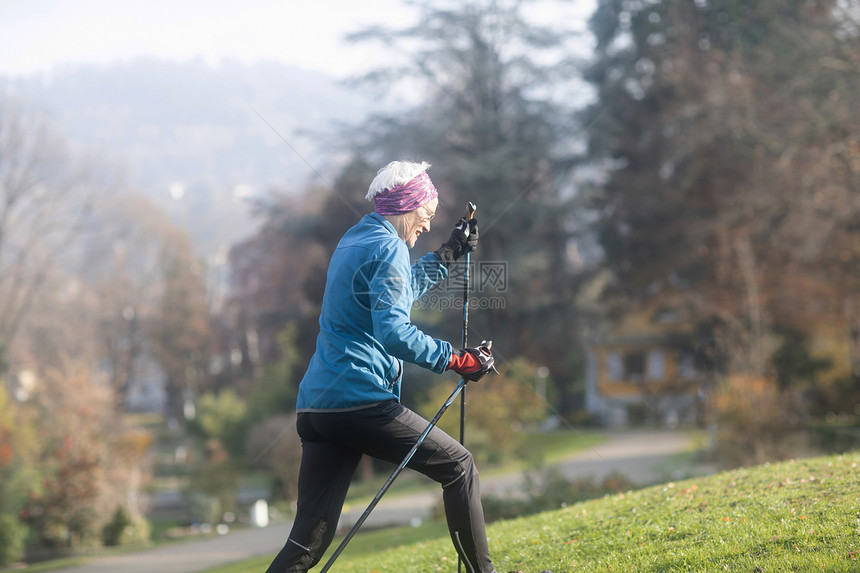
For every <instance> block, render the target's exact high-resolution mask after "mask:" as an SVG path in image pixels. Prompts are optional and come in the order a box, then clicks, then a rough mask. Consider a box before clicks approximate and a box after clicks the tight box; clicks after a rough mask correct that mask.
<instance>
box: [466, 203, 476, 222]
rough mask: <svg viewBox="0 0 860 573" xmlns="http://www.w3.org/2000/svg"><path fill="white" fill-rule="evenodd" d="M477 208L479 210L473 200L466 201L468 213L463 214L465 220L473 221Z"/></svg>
mask: <svg viewBox="0 0 860 573" xmlns="http://www.w3.org/2000/svg"><path fill="white" fill-rule="evenodd" d="M477 210H478V207H477V206H476V205H475V204H474V203H472V202H471V201H468V202H467V203H466V214H465V215H464V216H463V220H465V221H471V220H472V219H474V218H475V211H477Z"/></svg>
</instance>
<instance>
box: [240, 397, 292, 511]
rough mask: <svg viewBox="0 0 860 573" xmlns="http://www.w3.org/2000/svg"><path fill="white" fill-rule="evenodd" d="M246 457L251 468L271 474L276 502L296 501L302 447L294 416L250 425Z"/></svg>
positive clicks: (282, 416) (283, 415)
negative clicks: (257, 468) (264, 470)
mask: <svg viewBox="0 0 860 573" xmlns="http://www.w3.org/2000/svg"><path fill="white" fill-rule="evenodd" d="M245 458H246V459H247V460H248V463H249V465H250V466H251V467H262V468H264V469H266V470H268V471H269V472H270V473H271V475H272V495H273V496H274V497H275V499H282V500H287V501H292V500H294V499H296V496H297V493H298V492H297V491H296V487H297V484H298V480H299V466H300V464H301V459H302V445H301V442H300V441H299V435H298V434H297V433H296V416H295V414H294V413H290V414H275V415H273V416H271V417H269V418H266V419H264V420H260V421H258V422H256V423H255V424H254V425H253V426H251V429H250V430H249V431H248V433H247V437H246V440H245Z"/></svg>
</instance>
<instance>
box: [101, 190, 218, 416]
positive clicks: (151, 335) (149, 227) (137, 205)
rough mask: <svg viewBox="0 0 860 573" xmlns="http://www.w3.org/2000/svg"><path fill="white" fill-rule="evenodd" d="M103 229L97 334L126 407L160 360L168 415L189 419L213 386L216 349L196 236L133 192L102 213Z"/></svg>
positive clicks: (112, 377) (111, 376)
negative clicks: (209, 379)
mask: <svg viewBox="0 0 860 573" xmlns="http://www.w3.org/2000/svg"><path fill="white" fill-rule="evenodd" d="M96 218H97V221H98V225H99V228H100V230H101V232H100V234H99V235H98V236H97V237H95V238H94V240H93V241H92V242H91V244H90V245H89V248H88V251H87V252H88V258H87V265H86V274H85V276H86V277H87V279H88V281H89V283H90V284H91V285H92V288H93V290H94V292H95V294H96V296H97V298H98V304H97V307H96V309H95V311H96V313H97V316H99V322H98V325H97V328H96V332H97V333H98V336H99V341H100V342H101V346H100V352H101V353H102V355H103V356H104V358H105V361H104V363H105V366H106V368H107V370H108V372H109V376H110V383H111V386H112V387H113V388H114V389H115V391H116V392H117V396H118V398H119V400H120V402H122V401H124V399H125V398H126V395H127V393H128V391H129V384H130V382H131V381H132V380H133V379H134V378H135V377H137V378H140V377H141V376H144V375H145V368H146V366H147V364H146V362H147V361H149V362H152V361H155V362H156V363H157V364H158V366H159V367H160V368H161V370H162V371H163V372H164V375H165V377H166V391H167V396H168V403H167V410H168V413H169V414H170V415H171V416H173V417H174V418H176V419H180V420H181V419H183V408H184V404H185V401H186V400H187V399H191V398H193V396H194V395H195V393H196V392H197V391H199V390H201V389H203V388H204V387H205V384H206V376H207V375H206V368H207V366H208V361H209V358H210V349H211V344H212V334H211V330H210V328H211V325H210V320H209V307H208V299H207V294H206V289H205V285H204V280H203V269H202V267H201V265H200V263H199V262H198V261H197V260H196V257H195V255H194V252H193V249H192V245H191V242H190V239H189V238H188V236H187V234H186V233H185V232H184V231H182V230H181V229H179V228H177V227H176V226H175V225H174V224H173V223H171V221H170V220H169V218H168V217H167V215H166V214H165V213H164V212H163V211H162V210H161V209H159V208H158V207H156V206H155V205H154V204H153V203H152V202H151V201H149V200H148V199H145V198H143V197H138V196H133V195H125V196H122V197H119V198H117V199H115V200H113V201H111V202H109V203H107V204H105V205H104V206H103V207H102V208H100V209H99V210H98V211H97V217H96Z"/></svg>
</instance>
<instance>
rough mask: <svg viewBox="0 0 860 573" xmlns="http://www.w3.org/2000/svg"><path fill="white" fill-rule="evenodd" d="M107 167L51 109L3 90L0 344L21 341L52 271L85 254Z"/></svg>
mask: <svg viewBox="0 0 860 573" xmlns="http://www.w3.org/2000/svg"><path fill="white" fill-rule="evenodd" d="M105 173H106V171H105V170H104V169H103V168H98V169H97V168H96V167H95V166H94V164H92V162H88V161H86V160H85V159H84V158H82V157H81V156H79V154H76V153H73V152H72V151H71V150H70V149H69V146H68V145H67V143H66V142H65V141H64V139H63V138H62V136H61V135H60V134H59V133H57V132H56V130H55V129H54V128H53V126H52V125H51V123H50V121H49V120H48V119H47V117H45V116H44V115H42V114H40V113H38V112H37V111H35V110H33V109H28V108H25V107H23V106H21V105H19V104H17V103H16V102H14V101H12V100H10V99H8V98H6V97H0V346H2V347H5V348H6V351H7V353H9V354H8V356H7V360H10V361H11V360H13V352H14V349H15V344H14V343H15V340H16V337H17V335H18V334H19V333H20V331H21V328H22V325H23V324H24V320H25V318H26V316H27V315H28V313H29V312H30V311H31V310H32V309H33V307H34V305H35V303H36V301H37V299H38V297H39V295H40V294H41V293H42V292H43V291H44V289H45V287H46V285H47V284H48V283H49V281H50V279H51V276H52V273H55V272H56V271H57V270H58V269H60V268H62V267H63V266H64V265H65V267H66V268H68V266H69V264H70V263H71V261H72V260H74V259H75V257H76V256H77V255H78V254H79V252H78V250H77V249H78V248H79V247H80V245H81V243H80V239H81V238H82V237H84V236H85V235H86V234H87V233H88V232H89V231H90V228H89V226H88V224H89V222H90V215H91V211H92V208H93V206H94V204H95V203H96V201H97V200H98V199H99V198H100V197H101V196H103V195H105V193H106V191H107V190H108V189H110V187H111V184H110V183H108V182H106V181H105V180H104V178H105Z"/></svg>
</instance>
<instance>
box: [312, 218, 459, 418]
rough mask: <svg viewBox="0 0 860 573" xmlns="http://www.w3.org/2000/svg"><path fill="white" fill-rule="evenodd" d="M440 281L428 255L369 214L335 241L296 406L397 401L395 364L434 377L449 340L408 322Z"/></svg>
mask: <svg viewBox="0 0 860 573" xmlns="http://www.w3.org/2000/svg"><path fill="white" fill-rule="evenodd" d="M447 278H448V269H447V268H446V267H445V265H444V264H442V261H441V260H440V259H439V257H438V256H437V255H436V254H434V253H428V254H427V255H425V256H424V257H422V258H421V259H420V260H419V261H418V262H416V263H415V264H414V265H411V264H410V259H409V248H408V247H407V246H406V243H404V242H403V240H402V239H401V238H400V237H398V236H397V232H396V231H395V230H394V227H393V226H392V225H391V223H389V222H388V221H387V220H385V218H383V217H382V216H381V215H378V214H377V213H370V214H368V215H365V216H364V217H363V218H362V219H361V221H359V222H358V223H357V224H356V225H355V226H354V227H352V228H351V229H350V230H349V231H347V232H346V234H345V235H344V236H343V238H341V240H340V243H339V244H338V246H337V249H335V252H334V254H333V255H332V258H331V261H330V263H329V267H328V274H327V278H326V286H325V293H324V295H323V303H322V310H321V312H320V320H319V323H320V333H319V336H318V337H317V347H316V352H315V353H314V355H313V357H312V358H311V361H310V364H309V365H308V369H307V372H305V376H304V378H303V379H302V382H301V384H300V385H299V395H298V401H297V404H296V409H297V410H298V411H300V412H301V411H319V410H329V411H331V410H335V411H343V410H351V409H358V408H362V407H365V406H368V405H370V404H375V403H377V402H381V401H383V400H390V399H392V398H396V399H398V400H399V399H400V383H401V379H402V374H403V361H404V360H405V361H407V362H412V363H414V364H418V365H419V366H423V367H424V368H428V369H430V370H432V371H433V372H436V373H438V374H441V373H442V372H444V371H445V369H446V368H447V366H448V363H449V362H450V360H451V353H452V348H451V344H450V343H448V342H445V341H442V340H437V339H434V338H431V337H430V336H427V335H426V334H424V333H423V332H421V331H420V330H418V328H417V327H416V326H415V325H414V324H412V322H411V321H410V312H411V309H412V305H413V303H414V302H415V301H416V300H417V299H418V298H419V297H420V296H421V295H422V294H424V293H425V292H426V291H427V289H429V288H430V287H431V286H433V285H435V284H436V283H437V282H439V281H442V280H445V279H447Z"/></svg>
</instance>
